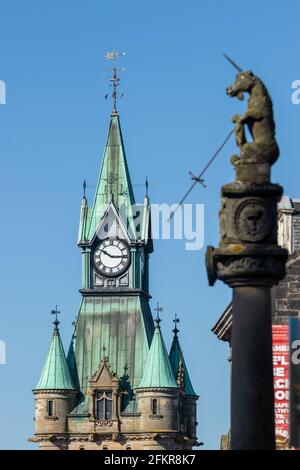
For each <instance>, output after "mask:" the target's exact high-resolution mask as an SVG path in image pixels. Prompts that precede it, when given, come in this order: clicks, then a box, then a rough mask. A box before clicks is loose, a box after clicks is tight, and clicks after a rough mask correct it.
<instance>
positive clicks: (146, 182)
mask: <svg viewBox="0 0 300 470" xmlns="http://www.w3.org/2000/svg"><path fill="white" fill-rule="evenodd" d="M145 187H146V196H147V197H148V188H149V182H148V178H147V176H146V181H145Z"/></svg>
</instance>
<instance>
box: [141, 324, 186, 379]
mask: <svg viewBox="0 0 300 470" xmlns="http://www.w3.org/2000/svg"><path fill="white" fill-rule="evenodd" d="M156 322H157V325H156V327H155V331H154V335H153V339H152V343H151V347H150V351H149V356H148V360H147V363H146V367H145V371H144V375H143V379H142V381H141V383H140V385H139V388H178V386H177V383H176V380H175V377H174V374H173V370H172V368H171V365H170V361H169V357H168V353H167V348H166V345H165V342H164V339H163V337H162V334H161V329H160V326H159V322H160V319H159V318H157V319H156Z"/></svg>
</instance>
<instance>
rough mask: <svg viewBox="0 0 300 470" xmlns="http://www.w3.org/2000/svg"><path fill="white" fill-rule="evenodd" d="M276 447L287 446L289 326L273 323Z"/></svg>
mask: <svg viewBox="0 0 300 470" xmlns="http://www.w3.org/2000/svg"><path fill="white" fill-rule="evenodd" d="M272 330H273V367H274V393H275V434H276V448H278V449H280V448H281V449H282V448H287V447H288V439H289V328H288V326H287V325H273V326H272Z"/></svg>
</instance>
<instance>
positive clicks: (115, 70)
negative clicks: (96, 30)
mask: <svg viewBox="0 0 300 470" xmlns="http://www.w3.org/2000/svg"><path fill="white" fill-rule="evenodd" d="M125 54H126V52H118V51H111V52H106V54H105V58H106V60H117V59H118V58H119V57H120V56H122V55H125ZM119 70H120V69H118V68H117V67H116V66H114V67H113V69H112V72H113V76H112V77H111V78H110V79H109V80H110V82H111V83H112V85H111V86H112V87H113V92H112V98H113V102H114V109H113V112H112V114H118V111H117V98H118V94H117V87H118V86H119V82H120V79H119V77H118V71H119ZM121 71H122V72H125V69H124V68H122V69H121ZM107 96H108V95H105V98H107ZM122 97H123V93H122V95H121V98H122Z"/></svg>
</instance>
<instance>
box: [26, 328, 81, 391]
mask: <svg viewBox="0 0 300 470" xmlns="http://www.w3.org/2000/svg"><path fill="white" fill-rule="evenodd" d="M58 323H59V322H58V321H57V320H55V322H54V331H53V336H52V340H51V343H50V348H49V351H48V354H47V357H46V361H45V364H44V367H43V370H42V374H41V377H40V380H39V382H38V384H37V386H36V388H35V390H74V385H73V381H72V377H71V374H70V370H69V366H68V363H67V359H66V355H65V351H64V347H63V344H62V341H61V338H60V334H59V329H58Z"/></svg>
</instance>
